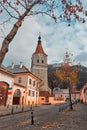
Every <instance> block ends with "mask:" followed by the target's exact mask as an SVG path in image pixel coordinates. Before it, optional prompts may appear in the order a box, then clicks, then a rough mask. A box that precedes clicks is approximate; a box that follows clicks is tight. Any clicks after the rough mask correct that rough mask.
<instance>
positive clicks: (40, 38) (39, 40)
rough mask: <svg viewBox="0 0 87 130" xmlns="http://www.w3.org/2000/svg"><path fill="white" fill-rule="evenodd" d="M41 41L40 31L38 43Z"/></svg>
mask: <svg viewBox="0 0 87 130" xmlns="http://www.w3.org/2000/svg"><path fill="white" fill-rule="evenodd" d="M39 43H41V32H39V37H38V44H39Z"/></svg>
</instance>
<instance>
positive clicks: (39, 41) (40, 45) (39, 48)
mask: <svg viewBox="0 0 87 130" xmlns="http://www.w3.org/2000/svg"><path fill="white" fill-rule="evenodd" d="M38 53H40V54H44V55H46V53H45V52H44V50H43V47H42V44H41V37H40V36H39V37H38V44H37V48H36V51H35V53H34V54H38Z"/></svg>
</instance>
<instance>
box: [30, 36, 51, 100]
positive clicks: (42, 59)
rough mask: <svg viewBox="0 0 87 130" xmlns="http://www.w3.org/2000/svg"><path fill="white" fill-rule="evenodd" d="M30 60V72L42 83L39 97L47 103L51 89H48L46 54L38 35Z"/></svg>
mask: <svg viewBox="0 0 87 130" xmlns="http://www.w3.org/2000/svg"><path fill="white" fill-rule="evenodd" d="M31 60H32V61H31V72H32V73H33V74H34V75H36V76H37V77H39V78H40V79H42V81H43V84H42V87H41V88H40V96H41V97H45V98H43V101H46V102H48V101H49V96H50V92H51V89H50V88H49V87H48V73H47V72H48V70H47V68H48V64H47V54H46V53H45V52H44V50H43V47H42V41H41V36H40V35H39V37H38V43H37V47H36V50H35V52H34V53H33V54H32V58H31Z"/></svg>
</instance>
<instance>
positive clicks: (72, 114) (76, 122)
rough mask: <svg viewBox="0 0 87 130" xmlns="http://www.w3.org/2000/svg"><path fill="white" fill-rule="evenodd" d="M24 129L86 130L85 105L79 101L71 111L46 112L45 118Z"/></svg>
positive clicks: (86, 107) (86, 109)
mask: <svg viewBox="0 0 87 130" xmlns="http://www.w3.org/2000/svg"><path fill="white" fill-rule="evenodd" d="M24 130H87V106H86V105H84V104H80V103H79V104H77V105H74V109H73V111H70V110H68V109H67V110H64V111H62V112H60V113H56V112H54V114H53V113H52V114H50V115H49V114H48V116H47V119H46V120H44V121H43V122H38V124H35V125H34V126H30V127H28V128H25V129H24Z"/></svg>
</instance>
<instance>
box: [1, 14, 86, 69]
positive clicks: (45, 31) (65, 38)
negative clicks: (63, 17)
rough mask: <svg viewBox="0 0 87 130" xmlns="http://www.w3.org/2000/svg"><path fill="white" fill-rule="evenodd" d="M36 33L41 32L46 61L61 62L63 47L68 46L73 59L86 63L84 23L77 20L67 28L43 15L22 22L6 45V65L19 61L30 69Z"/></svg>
mask: <svg viewBox="0 0 87 130" xmlns="http://www.w3.org/2000/svg"><path fill="white" fill-rule="evenodd" d="M6 32H7V31H6ZM39 32H41V37H42V46H43V49H44V51H45V52H46V53H47V55H48V63H49V64H51V63H57V62H60V61H62V60H63V57H64V54H65V48H68V49H69V50H70V51H71V53H73V55H74V56H73V58H74V59H75V61H77V60H78V62H81V63H82V64H83V65H85V66H87V62H86V59H87V57H86V56H85V55H86V52H87V44H86V42H87V25H86V24H81V23H80V24H79V23H76V24H75V26H72V27H68V26H67V25H66V24H65V23H59V24H58V23H55V22H54V21H53V20H52V21H51V19H50V18H47V17H46V16H45V17H44V16H43V17H40V16H38V17H37V16H36V17H33V18H32V17H31V18H28V19H26V20H25V21H24V23H23V26H22V27H21V28H20V29H19V31H18V33H17V35H16V36H15V38H14V40H13V41H12V43H11V44H10V46H9V52H8V53H7V54H6V57H5V59H4V64H5V65H6V66H7V65H10V64H11V63H12V62H14V63H17V64H18V63H19V62H20V61H22V62H23V63H24V64H25V65H26V66H28V67H29V68H30V65H31V56H32V54H33V52H34V51H35V49H36V46H37V41H38V34H39ZM0 45H1V42H0ZM83 55H84V60H83ZM78 57H80V58H78Z"/></svg>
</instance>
